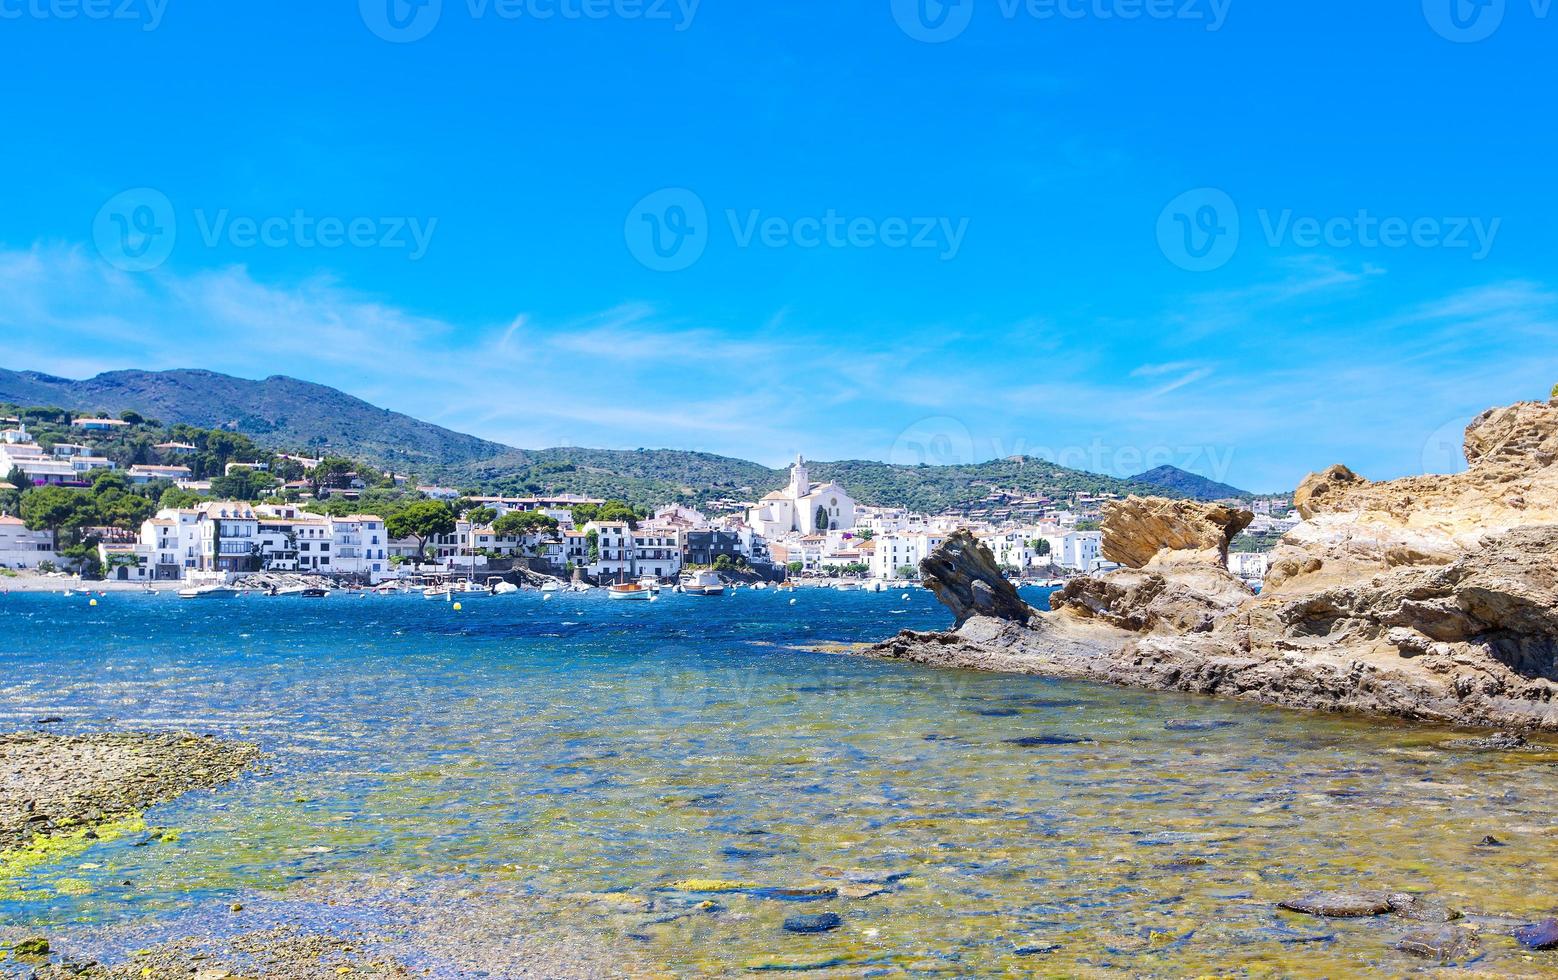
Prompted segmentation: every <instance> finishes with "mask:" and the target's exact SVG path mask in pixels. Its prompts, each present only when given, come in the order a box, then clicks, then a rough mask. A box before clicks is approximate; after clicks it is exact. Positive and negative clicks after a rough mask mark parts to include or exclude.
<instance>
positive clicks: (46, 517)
mask: <svg viewBox="0 0 1558 980" xmlns="http://www.w3.org/2000/svg"><path fill="white" fill-rule="evenodd" d="M93 513H94V508H93V506H92V498H91V496H90V495H89V494H88V493H86V492H85V491H82V490H67V489H66V488H64V487H54V486H49V487H35V488H33V489H32V490H29V491H28V492H27V493H24V494H22V514H21V517H22V522H23V523H24V524H26V525H27V527H28V529H29V530H33V531H48V532H49V533H50V534H51V535H52V536H53V538H54V550H55V551H58V550H59V548H60V531H62V530H74V529H77V528H80V527H82V526H83V525H85V524H87V523H89V522H90V521H91V520H92V517H93Z"/></svg>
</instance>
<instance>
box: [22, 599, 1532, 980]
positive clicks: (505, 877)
mask: <svg viewBox="0 0 1558 980" xmlns="http://www.w3.org/2000/svg"><path fill="white" fill-rule="evenodd" d="M796 598H797V601H796V602H795V603H794V604H793V605H792V604H791V603H790V601H789V597H788V596H785V595H782V594H779V593H775V592H767V593H762V592H756V593H754V592H740V593H737V594H735V595H732V596H728V597H725V598H723V599H693V598H689V597H681V596H672V595H667V596H665V597H664V598H662V599H661V600H660V601H658V602H655V603H613V602H609V601H607V600H606V599H605V597H604V596H602V595H599V594H594V595H583V596H574V595H560V596H557V597H555V598H553V599H551V600H550V601H543V600H542V599H541V597H540V596H538V595H535V594H526V595H516V596H508V597H500V598H494V599H482V600H476V601H473V602H468V603H466V604H465V608H464V610H463V611H462V612H455V611H454V610H453V609H452V608H451V607H449V606H447V605H445V604H443V603H434V602H428V601H425V600H423V599H421V598H420V597H393V598H382V597H374V598H367V599H359V598H353V597H348V596H343V595H336V596H332V597H331V598H329V599H327V600H324V601H309V600H301V599H264V598H259V597H247V598H232V599H204V600H197V601H181V600H178V599H175V598H173V597H149V596H140V595H133V596H132V595H111V596H109V597H107V598H105V599H102V600H100V603H101V604H100V605H99V606H98V607H97V608H88V607H87V606H86V605H85V604H84V602H85V600H83V599H80V598H75V599H66V598H62V597H58V596H22V595H12V596H7V597H3V598H0V728H5V729H15V728H23V727H26V726H27V725H28V723H29V722H30V721H31V720H32V719H33V718H35V717H37V716H39V715H44V714H53V715H62V716H64V717H66V718H67V719H68V724H67V725H66V726H62V728H61V729H60V730H70V729H75V730H96V729H101V728H103V727H106V726H116V727H125V728H135V729H154V728H178V729H189V730H193V731H199V732H206V733H211V734H219V735H226V736H231V737H234V738H242V739H248V740H252V741H255V742H257V743H259V744H260V745H261V746H262V747H263V748H264V749H265V750H266V751H267V752H268V753H269V754H270V758H269V760H268V763H267V765H266V766H265V767H263V768H262V769H260V770H257V771H255V772H253V773H251V774H249V775H247V776H246V777H245V778H244V779H243V780H241V781H240V782H239V783H237V784H235V785H232V786H229V787H227V788H225V789H223V790H221V791H219V792H217V793H215V794H195V795H193V796H189V797H186V798H185V799H183V800H180V801H178V802H175V803H173V804H169V805H167V806H163V807H159V808H157V809H156V810H154V811H153V812H152V813H151V814H148V816H147V820H148V821H149V822H151V823H153V824H155V825H158V826H162V827H171V828H175V829H177V830H178V831H179V832H180V834H179V836H178V838H177V840H174V841H170V842H163V843H157V844H155V845H153V846H141V847H136V846H133V845H134V844H135V843H136V842H137V839H136V837H135V835H132V836H131V837H128V838H125V839H123V840H119V841H113V842H106V843H102V844H99V845H97V846H95V847H93V848H92V849H91V850H89V851H87V852H85V853H83V854H79V855H71V856H69V857H66V858H63V859H61V860H60V861H58V862H55V863H54V864H51V865H48V866H45V867H43V868H39V869H36V870H34V871H31V872H29V873H28V874H27V875H26V876H25V878H24V879H23V880H20V881H11V882H0V895H3V896H5V897H3V898H0V923H5V924H6V925H9V926H11V927H15V928H22V929H26V930H29V931H41V932H46V933H48V934H50V935H53V936H56V937H65V938H66V939H68V940H69V941H70V942H73V943H76V944H79V945H81V946H82V947H84V948H86V949H88V950H90V951H91V952H94V953H96V954H98V955H104V956H114V955H116V954H122V953H123V952H125V951H126V950H129V949H133V948H136V947H138V946H142V945H146V944H148V943H150V942H154V941H156V940H157V939H159V938H166V937H170V936H182V935H188V934H192V933H204V934H213V935H215V934H220V933H221V931H222V930H224V929H230V928H233V926H232V924H231V922H230V919H231V917H230V916H229V915H228V913H227V905H228V903H230V902H234V901H241V902H244V903H246V904H247V905H248V906H249V907H251V908H254V909H259V910H262V912H263V914H275V915H278V916H280V915H284V914H288V913H289V912H290V913H298V912H299V910H307V909H310V908H320V909H323V908H328V909H329V910H330V911H329V912H328V913H323V912H321V913H320V915H321V917H322V918H324V919H329V920H330V921H332V922H338V921H345V920H347V919H350V920H351V921H352V922H353V923H355V924H358V925H363V924H365V925H368V926H370V927H371V926H375V925H377V926H392V925H394V924H395V920H396V918H397V917H398V916H401V915H408V916H409V915H410V914H411V912H410V909H411V906H412V905H414V904H416V901H415V899H414V898H412V897H410V896H412V895H413V894H415V893H416V892H417V890H418V889H426V891H425V892H423V894H435V895H436V894H443V893H442V892H440V891H439V889H442V888H449V887H456V888H458V889H459V890H458V891H457V892H451V894H458V895H459V896H460V901H465V902H468V903H470V908H471V909H472V911H471V912H470V914H469V916H464V915H459V916H456V918H469V920H470V921H471V922H476V921H478V920H480V919H481V918H482V916H481V914H478V911H477V906H478V905H479V904H480V903H482V902H489V903H497V902H499V901H500V899H499V898H497V897H494V896H502V898H501V901H502V902H505V903H507V904H508V905H509V906H514V905H515V904H516V903H515V896H528V900H527V901H526V902H524V903H520V904H524V906H525V908H526V909H527V910H528V911H527V912H526V913H525V914H526V915H529V916H531V920H530V923H529V927H530V928H534V929H537V930H545V929H548V928H550V926H549V925H548V923H551V924H552V925H555V926H556V927H558V928H565V929H566V930H568V931H573V932H577V933H579V934H580V935H588V936H590V937H594V939H595V940H598V941H599V942H600V943H602V944H603V945H605V946H606V948H608V949H610V948H620V949H621V950H622V957H623V958H622V959H621V960H620V963H622V964H624V965H623V966H622V969H623V971H624V972H630V968H629V967H628V966H627V965H626V964H629V963H632V964H634V965H633V967H632V968H631V972H640V971H642V970H645V969H647V970H648V971H649V972H661V973H664V974H667V975H717V974H721V973H728V972H738V971H743V970H748V969H752V968H754V967H761V966H767V967H775V966H788V967H800V966H810V967H815V968H817V970H818V973H819V974H821V975H836V976H900V975H910V974H921V973H924V974H930V975H943V976H1002V975H1012V976H1018V975H1031V974H1033V973H1040V974H1046V975H1057V976H1060V975H1090V974H1099V975H1101V974H1104V973H1109V972H1115V971H1124V972H1127V973H1130V974H1135V975H1152V976H1187V975H1197V974H1205V973H1213V972H1215V973H1218V974H1221V975H1250V976H1341V975H1357V974H1359V973H1362V972H1383V973H1386V974H1393V975H1400V974H1403V973H1406V972H1410V971H1413V970H1417V969H1427V968H1428V967H1429V965H1428V964H1425V963H1424V962H1423V961H1421V960H1416V959H1413V958H1410V957H1408V956H1406V955H1405V954H1401V953H1397V952H1395V951H1393V950H1392V948H1391V946H1392V944H1393V943H1394V942H1395V941H1396V940H1397V939H1398V938H1399V937H1400V936H1401V935H1402V934H1403V933H1405V932H1407V931H1410V930H1411V929H1412V928H1414V927H1413V926H1412V924H1410V923H1404V922H1402V921H1401V920H1396V919H1389V918H1384V919H1376V920H1367V921H1346V922H1339V921H1322V920H1318V919H1312V918H1307V917H1303V916H1298V915H1294V914H1291V913H1285V912H1279V911H1277V910H1276V909H1275V907H1274V904H1275V903H1276V902H1277V901H1279V900H1281V899H1282V898H1285V897H1289V896H1291V895H1293V894H1295V893H1297V892H1301V891H1306V890H1310V889H1313V888H1330V887H1379V888H1390V889H1398V890H1409V891H1421V892H1428V893H1433V894H1435V895H1437V896H1441V897H1443V898H1446V899H1449V900H1450V901H1451V902H1452V903H1453V904H1457V905H1459V906H1461V907H1463V908H1466V909H1468V910H1471V911H1486V912H1503V913H1509V914H1513V915H1518V916H1534V915H1537V914H1540V913H1547V914H1551V912H1552V910H1553V907H1554V905H1555V903H1558V897H1555V895H1554V890H1553V885H1554V881H1553V874H1554V869H1558V815H1555V812H1554V808H1553V807H1552V801H1553V800H1554V799H1555V798H1558V754H1554V753H1547V752H1537V753H1529V754H1520V755H1496V756H1488V755H1478V754H1468V753H1460V752H1450V751H1446V750H1443V749H1441V748H1439V747H1438V745H1439V743H1441V742H1443V741H1444V740H1445V739H1447V738H1449V737H1452V734H1453V733H1449V732H1445V731H1435V730H1425V729H1422V728H1407V727H1402V726H1392V725H1388V724H1378V723H1364V722H1360V721H1356V720H1348V719H1342V718H1335V717H1328V716H1317V715H1306V714H1299V713H1290V712H1283V711H1279V710H1275V709H1263V708H1257V707H1252V706H1246V705H1240V704H1233V703H1228V702H1221V701H1213V700H1208V699H1200V698H1191V697H1180V696H1174V695H1160V694H1146V693H1141V692H1131V691H1123V690H1118V689H1114V688H1108V687H1100V686H1092V685H1085V684H1072V683H1058V682H1052V681H1046V680H1042V679H1036V678H1023V677H1010V676H998V675H986V674H977V673H971V672H960V671H933V670H927V669H924V668H917V667H909V666H903V665H896V664H885V663H879V662H874V661H869V660H863V659H860V658H854V657H848V656H841V655H838V654H837V653H832V652H821V651H818V650H816V649H812V648H814V647H816V646H818V645H823V646H826V645H827V644H843V643H855V642H864V641H871V640H876V639H881V638H883V637H885V636H888V635H890V634H891V633H892V632H894V631H896V630H898V629H901V628H904V627H912V628H918V629H925V628H933V627H942V626H945V625H947V621H948V617H947V615H946V614H945V613H944V612H943V611H942V610H941V609H940V608H939V607H938V606H937V605H936V604H935V602H934V601H933V600H932V599H931V597H930V596H929V594H928V593H924V592H916V593H915V594H914V595H913V597H912V600H911V601H908V602H905V601H904V600H903V599H902V598H901V596H900V594H899V593H896V592H895V593H891V594H887V595H873V594H865V593H833V592H821V591H817V592H802V593H801V594H800V595H799V596H798V597H796ZM1035 598H1037V597H1035ZM1184 721H1194V722H1201V723H1207V724H1205V725H1201V726H1196V727H1195V730H1181V729H1183V728H1184V727H1186V726H1184V725H1182V724H1180V723H1182V722H1184ZM1171 722H1173V723H1174V724H1173V725H1172V726H1170V723H1171ZM1050 736H1058V738H1053V739H1051V738H1048V737H1050ZM1018 738H1038V739H1044V740H1045V741H1046V743H1047V744H1036V745H1030V746H1019V745H1014V744H1011V743H1010V742H1009V741H1008V740H1011V739H1018ZM1487 834H1492V835H1494V836H1495V837H1498V838H1500V839H1502V840H1503V841H1505V842H1506V844H1507V845H1508V846H1506V847H1503V848H1495V849H1490V848H1479V847H1476V846H1475V845H1476V843H1477V842H1478V841H1479V840H1481V839H1482V837H1483V836H1484V835H1487ZM841 875H842V876H843V877H840V876H841ZM686 879H718V880H723V881H727V882H735V883H740V884H742V885H744V886H749V887H746V888H744V889H743V890H740V891H729V892H722V893H716V894H705V893H693V892H690V891H687V890H685V889H677V888H674V887H672V886H673V885H674V884H675V883H679V882H684V881H685V880H686ZM849 879H855V880H857V881H859V880H864V881H878V882H881V883H882V885H883V887H884V888H885V890H884V891H883V892H882V893H881V894H878V895H874V896H871V897H863V898H843V897H840V898H828V899H821V900H817V901H800V900H797V899H796V898H795V897H794V896H789V897H785V896H781V895H779V894H777V893H775V892H773V891H765V889H776V888H805V887H808V886H813V885H816V884H818V883H829V884H833V885H837V884H839V883H840V882H841V881H845V880H849ZM123 881H130V882H132V883H133V886H125V885H122V884H121V882H123ZM408 882H409V883H419V884H414V886H413V885H408ZM451 882H454V883H456V885H455V886H451V885H450V884H449V883H451ZM489 886H490V887H489ZM367 895H372V896H373V901H372V902H366V901H353V900H352V899H353V897H354V896H355V897H356V898H359V899H360V898H362V897H363V896H367ZM325 896H328V899H326V898H325ZM342 896H346V898H345V900H343V899H342ZM705 901H707V902H712V903H713V905H711V906H705V907H700V906H699V905H698V903H700V902H705ZM426 904H427V903H426V902H425V901H424V902H423V905H424V906H425V905H426ZM457 905H458V903H455V907H457ZM425 911H426V910H425V908H423V909H422V910H421V912H418V914H422V912H425ZM509 911H510V912H512V911H513V910H512V909H510V910H509ZM818 912H836V913H838V914H839V915H840V916H841V917H842V918H843V926H842V927H841V928H839V929H837V930H834V931H832V932H829V933H825V934H820V935H801V934H795V933H790V932H786V931H785V930H784V929H783V928H782V923H783V921H784V920H785V918H787V917H788V916H792V915H795V914H798V913H818ZM483 914H484V913H483ZM515 914H517V913H515ZM1488 932H1489V935H1488V936H1487V938H1486V939H1485V940H1484V941H1483V942H1482V943H1480V944H1479V949H1480V954H1479V958H1477V959H1476V960H1475V961H1473V962H1471V963H1470V964H1467V965H1465V966H1463V967H1461V968H1462V969H1465V970H1468V971H1473V972H1474V971H1479V970H1480V971H1483V972H1484V973H1487V972H1490V971H1491V972H1492V973H1495V974H1497V975H1532V976H1536V975H1544V974H1545V975H1551V973H1552V972H1553V971H1558V954H1553V953H1535V954H1532V953H1527V952H1525V951H1522V950H1519V949H1517V948H1516V947H1515V945H1514V944H1513V943H1512V942H1511V941H1510V940H1509V939H1507V938H1504V937H1502V936H1497V935H1493V934H1492V930H1491V929H1490V930H1488ZM423 938H424V939H425V938H426V937H425V936H424V937H423ZM412 945H416V944H415V943H413V944H412ZM1044 950H1047V951H1044ZM468 952H469V951H468V950H466V951H464V952H462V951H461V949H460V948H459V944H454V946H453V947H451V948H449V949H445V948H443V947H441V946H439V945H438V944H437V943H432V942H423V943H421V945H420V952H411V953H407V954H406V955H408V956H411V957H413V959H414V960H415V962H416V965H418V966H421V967H426V968H428V969H429V970H431V971H433V972H434V973H435V974H446V975H457V974H458V972H459V967H460V964H461V963H462V962H464V963H466V964H467V965H469V962H470V959H469V956H468V955H467V954H468ZM418 958H419V959H418ZM828 964H831V965H828ZM3 968H4V965H3V964H0V969H3Z"/></svg>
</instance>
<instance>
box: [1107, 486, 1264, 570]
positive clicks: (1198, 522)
mask: <svg viewBox="0 0 1558 980" xmlns="http://www.w3.org/2000/svg"><path fill="white" fill-rule="evenodd" d="M1254 519H1255V515H1254V514H1252V513H1250V512H1249V511H1247V510H1236V509H1235V508H1232V507H1225V506H1223V505H1221V504H1205V503H1201V502H1199V501H1195V500H1163V499H1161V498H1158V497H1136V496H1132V497H1128V498H1126V499H1125V500H1119V501H1112V502H1110V503H1108V504H1106V505H1105V506H1104V512H1103V525H1102V526H1103V538H1104V540H1103V556H1104V557H1105V558H1106V559H1108V560H1109V561H1112V562H1116V563H1118V564H1121V565H1124V566H1125V567H1126V568H1145V567H1146V566H1147V565H1149V564H1184V563H1190V564H1215V565H1225V566H1226V565H1227V564H1228V544H1229V542H1231V541H1232V540H1233V539H1234V536H1235V535H1237V534H1238V533H1239V532H1240V531H1242V530H1244V529H1245V528H1247V527H1249V526H1250V522H1251V521H1253V520H1254Z"/></svg>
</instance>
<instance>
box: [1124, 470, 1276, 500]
mask: <svg viewBox="0 0 1558 980" xmlns="http://www.w3.org/2000/svg"><path fill="white" fill-rule="evenodd" d="M1131 479H1132V480H1134V481H1136V482H1137V483H1146V484H1150V485H1151V486H1155V487H1159V488H1161V489H1164V490H1174V491H1177V492H1178V493H1179V494H1180V495H1181V496H1185V497H1190V498H1192V499H1195V500H1231V499H1235V498H1237V499H1240V500H1248V499H1249V498H1251V497H1253V496H1255V494H1253V493H1251V492H1250V491H1248V490H1240V489H1239V488H1238V487H1235V486H1230V485H1229V484H1226V483H1219V482H1217V481H1216V480H1212V479H1208V478H1207V477H1204V476H1202V475H1200V474H1199V473H1192V472H1190V471H1189V470H1182V469H1180V468H1179V467H1178V466H1173V465H1166V466H1159V467H1156V468H1155V469H1150V470H1148V471H1147V472H1145V473H1138V474H1136V475H1135V476H1133V477H1131Z"/></svg>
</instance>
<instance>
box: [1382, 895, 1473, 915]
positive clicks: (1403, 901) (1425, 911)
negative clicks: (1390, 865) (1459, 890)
mask: <svg viewBox="0 0 1558 980" xmlns="http://www.w3.org/2000/svg"><path fill="white" fill-rule="evenodd" d="M1386 901H1388V902H1389V903H1390V911H1391V912H1392V913H1394V914H1396V915H1398V916H1400V917H1401V918H1403V919H1411V920H1412V921H1414V922H1454V921H1455V920H1456V919H1459V918H1461V917H1462V915H1461V911H1460V910H1459V909H1453V908H1451V907H1450V906H1448V905H1446V904H1444V903H1443V902H1435V901H1431V900H1429V899H1425V898H1422V897H1421V896H1418V895H1409V894H1407V893H1406V892H1393V893H1392V894H1390V895H1389V896H1387V898H1386Z"/></svg>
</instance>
